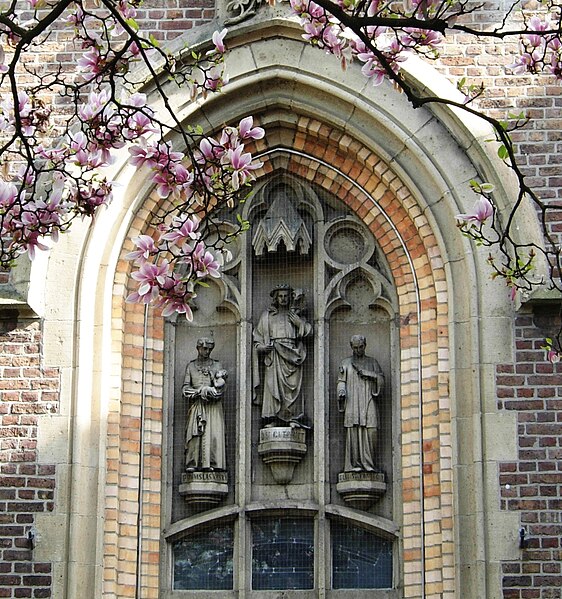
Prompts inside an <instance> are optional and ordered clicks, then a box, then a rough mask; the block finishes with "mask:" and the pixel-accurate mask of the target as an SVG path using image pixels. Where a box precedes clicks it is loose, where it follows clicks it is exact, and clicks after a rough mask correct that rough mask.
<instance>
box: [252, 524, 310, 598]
mask: <svg viewBox="0 0 562 599" xmlns="http://www.w3.org/2000/svg"><path fill="white" fill-rule="evenodd" d="M252 588H253V589H255V590H267V589H275V590H282V589H312V588H314V522H313V521H312V520H311V519H307V520H305V519H302V518H268V519H259V520H255V521H253V522H252Z"/></svg>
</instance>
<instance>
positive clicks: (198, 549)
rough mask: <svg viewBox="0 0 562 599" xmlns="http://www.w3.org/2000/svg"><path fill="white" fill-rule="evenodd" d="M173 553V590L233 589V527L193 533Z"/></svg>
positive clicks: (176, 544)
mask: <svg viewBox="0 0 562 599" xmlns="http://www.w3.org/2000/svg"><path fill="white" fill-rule="evenodd" d="M173 552H174V590H226V589H232V557H233V555H232V554H233V530H232V526H221V527H217V528H213V529H212V530H208V531H205V532H201V533H197V534H194V535H190V536H189V537H188V538H186V539H182V540H181V541H177V542H176V543H174V544H173Z"/></svg>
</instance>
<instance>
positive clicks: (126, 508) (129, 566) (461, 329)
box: [31, 20, 536, 597]
mask: <svg viewBox="0 0 562 599" xmlns="http://www.w3.org/2000/svg"><path fill="white" fill-rule="evenodd" d="M299 35H300V32H298V30H296V29H295V27H294V24H292V23H290V22H285V21H281V20H279V21H274V22H270V23H261V24H260V23H259V21H258V22H256V24H254V25H252V26H240V27H238V28H237V29H234V30H232V31H231V33H230V34H229V38H230V47H231V53H230V55H229V59H228V60H229V63H230V67H231V69H230V70H231V84H230V85H229V86H228V87H227V88H226V89H225V93H224V94H223V96H221V97H219V98H210V99H208V100H207V101H206V102H202V103H200V104H198V105H197V106H195V107H193V106H192V105H190V104H188V103H186V102H185V101H184V99H183V98H182V97H181V96H179V95H177V94H175V95H174V96H173V98H172V100H173V102H174V104H175V106H177V111H178V114H180V115H181V116H182V117H184V118H185V119H186V120H190V121H191V120H194V121H196V122H199V123H201V124H202V125H203V126H204V127H205V129H206V130H207V131H209V132H210V131H213V130H215V129H216V127H217V126H218V125H220V124H221V123H224V122H235V121H236V120H237V119H239V118H241V117H242V116H245V115H246V114H248V113H251V114H254V115H255V116H256V118H258V119H259V121H260V123H261V124H262V126H264V127H265V128H266V131H267V137H266V140H264V141H263V142H257V143H256V147H255V152H257V153H261V154H262V156H263V159H264V167H263V169H262V171H261V172H260V173H258V177H259V178H262V177H266V176H268V175H270V174H271V173H276V172H281V171H284V172H288V173H292V174H294V175H297V176H299V177H302V178H303V179H304V180H307V181H310V182H313V183H314V184H316V185H318V186H320V187H321V188H323V189H325V190H326V191H327V192H329V193H331V194H333V195H335V196H337V197H339V198H340V199H341V200H342V201H343V202H344V203H345V204H346V205H347V206H348V207H349V208H350V209H351V210H353V212H354V214H355V215H356V217H357V219H358V220H359V221H360V222H361V223H362V225H363V226H366V227H368V228H369V229H370V230H371V231H372V232H373V234H375V236H376V238H377V240H378V242H379V245H380V247H381V249H382V250H383V251H384V254H385V258H386V261H387V262H388V264H389V267H390V269H391V271H392V278H393V280H394V283H395V286H396V290H397V299H398V304H399V316H400V328H399V331H400V333H399V334H400V355H401V357H400V364H401V367H400V378H399V380H397V381H396V384H397V385H398V386H399V388H400V390H401V391H400V394H399V395H400V397H401V401H402V404H401V407H400V409H401V427H402V431H401V435H402V470H401V496H402V505H403V506H405V509H404V511H403V514H402V518H401V521H402V523H403V533H402V542H403V553H404V557H403V560H404V563H407V564H408V568H406V569H405V574H404V578H403V585H404V594H405V596H419V594H420V593H421V590H420V589H421V587H422V586H424V587H425V593H426V596H428V597H431V596H443V597H445V596H453V594H454V590H455V588H457V589H458V588H459V585H460V584H462V586H463V588H471V589H472V590H473V593H474V596H475V597H476V596H492V595H494V589H492V590H491V591H490V592H488V591H487V590H486V584H487V583H486V581H485V579H486V576H483V575H482V569H483V568H484V566H483V563H484V562H485V561H488V562H490V563H491V564H492V565H491V566H489V567H490V568H492V569H493V567H494V566H493V562H494V554H493V553H491V554H490V553H488V552H489V547H487V546H486V545H482V542H483V541H480V540H478V539H479V537H478V535H477V534H476V533H475V531H476V530H477V528H478V526H479V524H478V522H479V518H480V514H479V513H477V511H472V508H469V507H466V506H465V505H464V504H463V502H462V495H463V494H464V493H467V492H475V491H474V487H473V486H471V485H476V488H479V489H480V490H479V491H478V492H476V496H477V501H479V502H480V505H481V509H482V510H483V509H484V507H483V506H484V505H486V506H487V507H488V508H489V505H491V504H488V503H487V502H488V501H489V500H488V498H487V493H488V492H489V488H488V486H487V485H489V484H491V483H489V482H488V481H487V480H486V479H485V470H484V469H483V468H485V465H484V467H483V466H482V464H481V462H482V457H481V451H482V447H481V438H482V435H483V434H484V433H485V430H484V429H485V426H486V422H485V420H484V417H485V414H486V412H488V411H490V410H489V407H488V406H489V404H488V402H489V400H490V396H489V395H490V394H489V387H490V385H491V377H490V373H491V371H492V369H493V365H494V364H495V363H496V362H500V361H503V360H504V359H505V355H506V351H507V350H506V349H504V348H506V347H509V346H510V345H509V343H507V341H506V340H507V339H508V338H509V334H510V333H509V331H508V330H507V327H506V326H505V324H506V323H507V322H508V321H509V316H510V314H511V307H510V305H509V304H508V302H507V299H506V298H503V297H501V296H499V295H498V294H495V293H489V286H490V284H489V283H488V282H487V270H486V265H485V256H481V255H479V254H474V253H473V252H472V248H471V247H470V246H469V245H468V244H467V243H466V242H465V241H464V240H463V239H462V238H461V237H460V236H459V235H458V233H457V231H456V229H455V227H454V215H455V214H456V213H458V212H464V211H466V210H467V209H469V208H470V206H471V204H472V198H471V197H470V195H469V192H468V190H467V185H466V184H467V182H468V181H469V180H470V179H472V178H477V177H478V176H480V177H481V178H483V179H486V180H488V181H491V182H494V183H495V184H496V187H497V188H499V189H500V190H501V191H500V196H499V197H500V198H503V199H504V200H505V201H506V202H507V201H508V199H509V186H508V182H506V181H505V180H504V179H503V178H502V177H501V176H500V175H499V174H498V172H497V171H496V166H497V164H496V162H495V161H494V160H493V159H492V158H491V157H490V156H489V154H488V153H487V150H486V148H485V147H484V146H483V145H482V144H481V143H480V139H483V137H484V134H483V133H482V134H480V133H477V134H474V133H473V131H475V129H474V128H472V129H471V127H473V123H469V124H468V126H467V123H466V122H464V121H463V120H462V118H461V117H460V116H459V115H458V114H456V113H452V112H450V111H447V110H445V109H439V110H438V111H437V113H438V114H437V116H436V115H434V114H432V113H431V112H429V111H427V110H423V111H413V110H411V108H410V107H409V106H407V105H406V103H405V100H404V98H402V97H401V96H399V95H397V94H396V93H395V92H394V91H393V90H392V88H391V87H390V86H385V85H383V86H381V87H379V88H372V87H370V86H368V85H367V84H365V82H364V81H363V79H362V78H361V75H360V73H359V72H358V69H355V68H352V69H349V70H348V71H347V72H345V73H344V72H341V71H340V70H339V66H338V65H337V64H336V63H335V62H332V61H330V60H329V59H328V60H326V61H325V62H323V61H321V59H320V56H319V55H318V54H317V53H316V51H314V50H313V49H312V48H309V47H308V46H305V45H304V44H303V43H302V42H301V41H300V39H298V36H299ZM295 56H298V57H299V60H298V62H297V64H296V65H295V63H294V57H295ZM412 76H414V74H412ZM336 166H337V168H336ZM115 178H116V179H117V180H119V181H121V182H122V184H123V186H122V193H121V195H120V197H118V198H117V199H116V201H115V202H114V204H113V205H112V206H111V207H109V208H108V210H107V211H106V212H105V213H103V214H101V215H100V218H99V219H98V220H97V222H96V223H95V224H94V225H93V226H92V227H90V228H87V227H85V226H84V227H82V228H81V229H80V228H79V227H77V230H76V231H75V232H73V233H72V234H70V235H68V236H66V237H65V239H64V240H63V242H61V244H59V246H57V247H56V248H54V249H53V250H52V252H51V255H50V257H49V263H48V270H47V276H46V278H45V282H44V291H43V292H44V293H45V295H46V294H50V293H53V290H55V289H56V286H57V284H59V282H60V280H61V277H64V279H65V280H70V281H71V282H72V284H73V288H74V289H75V290H76V293H75V297H73V298H69V299H68V301H67V303H66V304H65V303H62V304H61V306H59V307H58V312H57V310H54V309H53V308H52V307H50V306H49V307H47V308H46V310H47V311H46V312H45V321H46V327H47V332H48V331H49V330H51V331H52V332H53V333H54V332H55V331H56V332H57V335H56V337H57V338H58V339H61V342H65V340H66V342H68V343H69V345H70V346H72V347H73V352H72V355H71V357H70V358H69V361H68V364H67V365H66V368H65V370H64V375H63V383H64V385H63V389H65V390H66V391H65V393H66V398H67V399H66V401H67V403H68V405H69V411H70V413H71V418H72V429H73V436H74V445H73V446H74V448H75V453H74V455H73V456H72V458H71V462H70V465H71V467H72V470H73V482H72V484H71V493H72V497H73V501H74V504H75V505H76V506H78V507H77V508H76V511H75V513H73V514H72V516H71V518H70V520H71V522H70V526H71V527H74V526H76V525H77V523H78V522H82V523H85V526H83V527H82V528H81V529H80V534H75V535H72V540H71V543H72V544H73V546H70V547H69V548H68V550H69V551H70V552H71V554H72V551H73V548H74V550H77V549H78V547H80V546H82V547H81V551H80V552H77V553H76V555H79V556H81V557H79V558H77V559H76V561H73V562H72V563H71V564H70V566H69V576H68V586H67V589H68V591H67V592H68V596H85V597H87V596H90V593H92V589H95V591H94V592H95V593H97V594H96V596H99V591H101V590H102V589H103V592H104V593H105V594H106V596H107V597H117V596H126V593H127V592H128V590H129V589H130V587H131V585H132V584H133V583H132V577H133V576H132V574H131V572H134V570H135V567H136V566H135V564H134V563H132V562H133V561H134V560H133V556H132V552H134V551H133V550H132V549H131V547H133V546H134V543H135V539H136V530H135V527H136V520H135V517H136V516H135V514H136V505H135V502H134V501H133V500H132V499H131V497H130V489H131V487H132V488H134V487H135V485H137V484H138V478H137V476H138V458H136V457H135V456H137V455H138V449H139V440H138V428H139V422H140V407H139V406H140V403H139V397H140V395H141V394H143V395H144V397H145V399H146V409H148V410H149V413H150V418H149V428H148V434H147V436H146V438H145V454H146V452H148V453H147V455H148V457H147V459H146V460H145V461H146V464H145V473H144V476H145V480H146V481H150V484H146V485H144V487H145V488H144V498H143V499H144V504H145V506H147V508H146V509H147V511H146V513H145V520H144V527H143V534H144V537H145V542H146V545H145V551H144V553H143V556H142V564H141V568H142V573H143V574H142V575H143V584H144V586H145V587H146V588H150V589H153V590H154V593H156V589H157V588H158V584H159V582H158V560H159V555H160V547H159V539H160V529H161V518H163V517H164V518H165V514H166V510H168V509H169V506H166V505H164V506H163V508H164V515H162V513H161V511H160V501H161V495H162V492H161V491H162V489H161V484H160V473H161V464H162V461H165V460H166V459H167V456H166V454H165V447H164V454H161V453H160V449H159V448H162V447H163V445H162V433H163V422H164V421H165V415H163V414H162V397H163V396H164V395H165V394H166V393H169V392H170V391H169V389H166V386H165V385H166V377H165V375H166V373H165V372H164V358H163V355H164V349H165V340H164V335H163V332H164V322H163V320H162V318H160V317H159V316H158V315H157V314H155V313H153V312H152V311H150V312H149V313H148V316H147V317H146V318H145V315H144V313H143V309H142V307H139V306H133V305H128V304H125V303H124V297H125V296H126V293H127V288H128V286H129V280H128V277H127V275H128V272H129V270H130V265H129V264H128V263H127V262H126V261H124V258H123V257H124V255H125V253H126V252H127V251H129V250H130V241H129V240H130V238H131V237H132V236H134V235H137V234H139V233H140V232H146V231H147V221H148V219H149V215H150V213H151V211H152V210H153V209H154V208H155V207H156V205H157V200H156V197H155V195H154V194H153V193H152V190H151V189H150V186H149V185H148V184H147V183H146V182H145V180H144V179H143V178H142V177H139V176H138V175H137V173H135V172H134V170H133V169H131V167H128V166H124V163H123V162H121V163H119V164H118V165H117V166H116V167H115ZM532 223H533V219H527V223H526V229H525V231H526V233H525V234H529V235H532V236H533V237H535V234H536V231H535V230H534V229H532V227H533V225H532ZM33 268H35V267H33ZM31 276H32V279H33V277H34V276H35V274H34V272H33V269H32V275H31ZM467 278H468V279H470V280H471V281H473V285H471V286H467V285H466V281H467ZM40 287H41V286H39V288H40ZM93 297H94V298H96V301H95V307H94V309H93V310H92V308H91V298H93ZM484 298H486V301H484ZM34 301H35V300H34ZM61 301H64V300H61ZM36 303H37V302H36ZM483 319H486V327H485V329H484V327H483V325H482V320H483ZM502 327H503V328H502ZM49 351H55V349H54V348H52V349H47V352H49ZM503 426H504V428H505V430H510V427H511V426H512V423H511V422H508V423H507V424H504V425H503ZM471 481H476V482H474V483H472V482H471ZM225 509H226V508H225ZM228 509H230V508H228ZM228 509H227V511H228ZM494 509H495V508H494ZM225 516H228V514H226V513H225ZM436 522H437V523H438V525H435V523H436ZM461 527H462V529H463V535H460V534H459V529H460V528H461ZM53 530H54V529H53ZM167 532H168V533H169V534H172V535H173V534H174V529H173V527H172V528H171V529H170V530H168V531H167ZM53 534H54V533H53ZM420 534H423V536H424V543H422V546H421V547H420V546H419V543H418V542H417V539H419V536H420ZM93 538H95V539H97V543H96V544H95V547H94V548H93V549H92V550H91V551H90V552H88V551H87V550H84V549H83V546H89V545H90V544H91V539H93ZM85 539H90V542H87V541H85ZM437 547H440V549H437ZM430 548H431V552H430V551H429V549H430ZM422 562H423V564H422ZM422 571H423V572H424V573H425V574H426V575H427V576H426V580H425V581H424V579H423V575H422ZM160 584H161V585H162V584H163V583H162V582H160ZM61 596H62V593H61ZM92 596H93V595H92Z"/></svg>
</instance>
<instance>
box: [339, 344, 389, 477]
mask: <svg viewBox="0 0 562 599" xmlns="http://www.w3.org/2000/svg"><path fill="white" fill-rule="evenodd" d="M350 345H351V350H352V352H353V355H352V356H350V357H349V358H345V359H344V360H342V362H341V364H340V368H339V376H338V386H337V393H338V408H339V411H340V412H343V414H344V418H343V425H344V427H345V431H346V438H345V468H344V470H345V471H346V472H350V471H351V472H353V471H355V472H374V471H375V470H376V468H375V452H376V445H377V434H378V428H379V426H380V422H379V408H378V405H377V402H378V398H379V397H380V395H381V394H382V389H383V385H384V377H383V374H382V370H381V367H380V366H379V363H378V362H377V361H376V360H375V359H374V358H372V357H371V356H367V355H365V347H366V345H367V343H366V339H365V337H364V336H363V335H353V336H352V337H351V341H350Z"/></svg>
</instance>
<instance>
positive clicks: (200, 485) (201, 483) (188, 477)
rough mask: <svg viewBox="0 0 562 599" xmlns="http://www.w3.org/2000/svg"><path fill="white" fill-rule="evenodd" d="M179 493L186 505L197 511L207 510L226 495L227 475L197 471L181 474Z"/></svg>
mask: <svg viewBox="0 0 562 599" xmlns="http://www.w3.org/2000/svg"><path fill="white" fill-rule="evenodd" d="M179 492H180V495H182V496H183V498H184V499H185V501H186V503H189V504H191V505H194V506H196V507H198V508H199V509H209V508H211V507H214V506H215V505H217V503H220V502H221V501H222V500H223V499H224V498H225V497H226V496H227V495H228V474H227V473H226V472H211V471H210V472H206V471H205V472H202V471H198V470H196V471H194V472H182V475H181V484H180V486H179Z"/></svg>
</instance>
